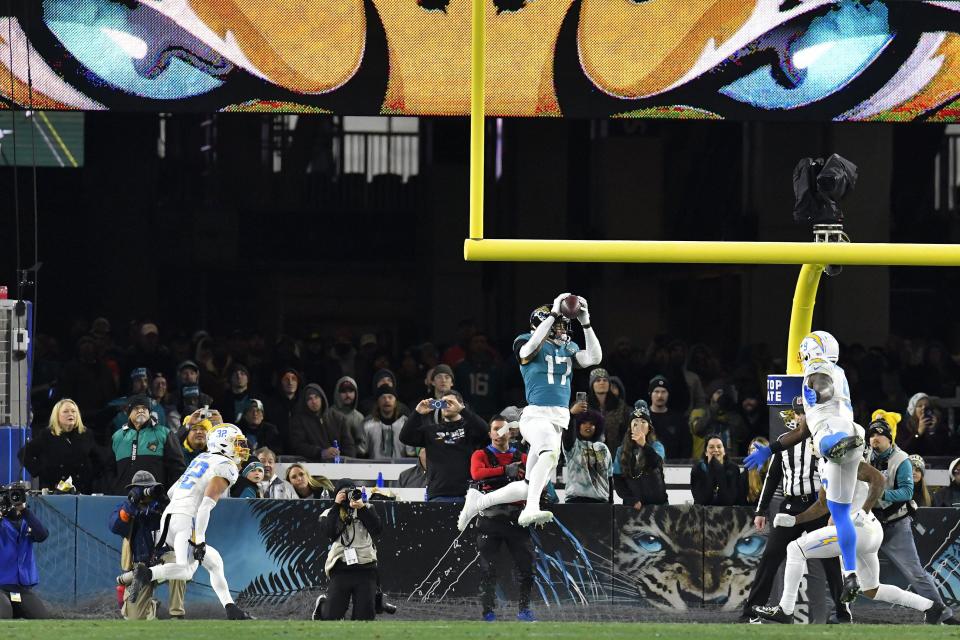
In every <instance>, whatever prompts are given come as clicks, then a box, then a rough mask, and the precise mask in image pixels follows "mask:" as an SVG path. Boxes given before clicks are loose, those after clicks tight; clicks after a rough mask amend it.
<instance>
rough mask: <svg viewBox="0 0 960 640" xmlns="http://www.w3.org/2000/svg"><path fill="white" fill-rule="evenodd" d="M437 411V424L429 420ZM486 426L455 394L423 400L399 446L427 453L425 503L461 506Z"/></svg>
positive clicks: (458, 395)
mask: <svg viewBox="0 0 960 640" xmlns="http://www.w3.org/2000/svg"><path fill="white" fill-rule="evenodd" d="M434 411H439V413H440V420H439V421H437V422H434V421H433V420H431V419H430V417H431V415H432V414H433V412H434ZM487 432H488V430H487V423H486V422H485V421H484V420H483V418H481V417H480V416H478V415H477V414H476V413H474V412H473V411H471V410H470V409H468V408H467V407H465V406H464V404H463V397H462V396H461V395H460V393H459V392H457V391H450V392H448V393H447V394H446V395H445V396H443V397H442V398H425V399H423V400H421V401H420V402H419V403H417V406H416V409H415V410H414V412H413V414H412V415H411V416H410V417H409V418H408V419H407V421H406V422H405V423H404V424H403V428H402V429H401V430H400V442H402V443H403V444H405V445H407V446H409V447H423V448H424V449H426V450H427V499H428V500H430V501H435V502H463V499H464V496H465V495H466V494H467V486H468V485H469V484H470V458H471V456H472V455H473V452H474V451H476V450H477V449H479V448H481V447H483V446H485V445H486V444H487V442H488V441H489V439H488V437H487Z"/></svg>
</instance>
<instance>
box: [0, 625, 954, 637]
mask: <svg viewBox="0 0 960 640" xmlns="http://www.w3.org/2000/svg"><path fill="white" fill-rule="evenodd" d="M0 634H2V637H3V638H4V639H7V638H24V639H26V638H29V639H30V640H36V639H37V638H44V639H46V640H55V639H56V640H85V639H87V638H89V639H90V640H94V639H96V640H101V639H104V638H108V639H109V640H120V639H123V638H131V639H134V638H135V639H137V640H151V639H152V638H158V639H159V638H163V639H169V638H177V639H178V640H180V639H182V638H210V639H211V640H223V639H224V638H268V639H270V640H278V639H283V640H287V639H289V638H307V637H310V638H317V637H322V638H324V640H334V639H335V640H339V639H341V638H342V639H344V640H367V639H370V640H459V639H460V638H464V639H470V640H488V639H489V640H497V639H499V638H503V639H504V640H516V639H517V638H551V639H553V638H569V639H571V640H574V639H576V640H581V639H582V640H606V639H608V638H610V639H620V638H623V639H624V640H636V639H637V638H638V637H643V638H658V639H662V640H666V639H669V638H680V639H684V640H709V639H712V638H739V639H741V640H742V639H743V638H746V637H749V638H750V639H751V640H763V639H766V638H771V639H774V638H776V639H782V640H787V639H790V640H795V639H798V638H799V639H803V638H824V639H828V638H829V639H831V640H834V639H841V638H842V639H853V638H863V639H864V640H867V639H869V640H876V638H878V637H898V638H918V637H922V638H960V631H958V630H956V629H954V628H952V627H944V626H940V627H927V626H923V625H911V626H896V625H882V626H876V625H844V626H835V625H831V626H826V625H734V624H726V625H719V624H653V623H633V624H630V623H619V622H616V623H615V622H611V623H596V622H538V623H535V624H529V623H527V624H524V623H517V622H497V623H494V624H490V623H484V622H460V621H458V622H391V621H389V620H378V621H376V622H308V621H302V620H295V621H294V620H290V621H277V620H257V621H251V622H226V621H222V622H221V621H213V620H192V621H183V622H175V621H152V622H126V621H123V620H82V621H67V620H50V621H45V620H44V621H26V620H14V621H9V622H0Z"/></svg>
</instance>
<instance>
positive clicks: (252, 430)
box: [237, 398, 284, 453]
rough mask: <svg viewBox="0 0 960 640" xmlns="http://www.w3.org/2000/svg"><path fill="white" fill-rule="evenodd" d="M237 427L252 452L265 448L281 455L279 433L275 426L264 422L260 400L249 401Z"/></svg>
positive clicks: (281, 444)
mask: <svg viewBox="0 0 960 640" xmlns="http://www.w3.org/2000/svg"><path fill="white" fill-rule="evenodd" d="M237 426H238V427H240V430H241V431H243V435H244V436H246V438H247V442H248V443H249V444H250V449H251V450H252V451H253V450H256V449H259V448H260V447H267V448H269V449H272V450H273V451H276V452H277V453H283V451H284V449H283V439H282V438H281V437H280V431H279V430H278V429H277V425H275V424H273V423H272V422H267V421H266V420H264V414H263V402H261V401H260V400H258V399H256V398H251V399H250V401H249V402H248V403H247V406H246V407H244V409H243V417H242V418H240V422H239V423H238V424H237Z"/></svg>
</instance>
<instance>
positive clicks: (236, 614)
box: [224, 602, 253, 620]
mask: <svg viewBox="0 0 960 640" xmlns="http://www.w3.org/2000/svg"><path fill="white" fill-rule="evenodd" d="M224 609H226V611H227V620H253V616H251V615H250V614H249V613H247V612H246V611H244V610H243V609H241V608H240V607H238V606H237V605H236V604H234V603H232V602H231V603H230V604H228V605H226V606H225V607H224Z"/></svg>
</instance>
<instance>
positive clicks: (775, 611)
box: [753, 604, 793, 624]
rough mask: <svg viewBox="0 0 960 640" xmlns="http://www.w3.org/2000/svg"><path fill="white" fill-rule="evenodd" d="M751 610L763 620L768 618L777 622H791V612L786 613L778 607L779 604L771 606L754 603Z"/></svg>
mask: <svg viewBox="0 0 960 640" xmlns="http://www.w3.org/2000/svg"><path fill="white" fill-rule="evenodd" d="M753 612H754V613H755V614H757V617H759V618H761V619H763V620H769V621H770V622H776V623H778V624H793V614H792V613H786V612H785V611H784V610H783V609H781V608H780V605H775V606H772V607H770V606H767V605H762V604H758V605H754V606H753Z"/></svg>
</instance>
